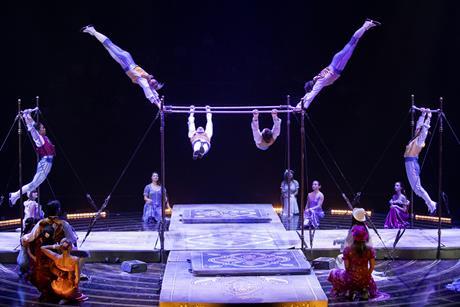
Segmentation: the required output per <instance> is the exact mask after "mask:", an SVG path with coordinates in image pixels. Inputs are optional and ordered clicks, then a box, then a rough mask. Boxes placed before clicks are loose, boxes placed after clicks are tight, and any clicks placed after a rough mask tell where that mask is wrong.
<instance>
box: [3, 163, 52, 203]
mask: <svg viewBox="0 0 460 307" xmlns="http://www.w3.org/2000/svg"><path fill="white" fill-rule="evenodd" d="M51 166H53V158H52V157H49V156H46V157H43V158H41V159H40V161H38V164H37V172H36V173H35V176H34V178H33V179H32V181H31V182H30V183H28V184H26V185H25V186H23V187H22V194H26V193H27V192H29V191H33V190H35V189H37V188H38V187H39V186H40V184H42V182H43V181H45V179H46V177H47V176H48V174H49V172H50V171H51ZM19 197H20V195H19V190H18V191H16V192H14V193H11V196H10V200H11V203H13V204H15V203H16V201H17V200H18V199H19Z"/></svg>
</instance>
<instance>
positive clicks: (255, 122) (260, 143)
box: [251, 109, 281, 150]
mask: <svg viewBox="0 0 460 307" xmlns="http://www.w3.org/2000/svg"><path fill="white" fill-rule="evenodd" d="M272 118H273V128H272V129H271V130H270V129H268V128H264V129H263V130H262V132H261V131H260V129H259V111H258V110H253V111H252V122H251V128H252V136H253V137H254V142H255V143H256V146H257V148H259V149H260V150H267V149H268V147H270V146H271V145H272V144H273V143H275V141H276V138H278V136H279V135H280V132H281V118H279V117H278V112H277V110H276V109H273V110H272Z"/></svg>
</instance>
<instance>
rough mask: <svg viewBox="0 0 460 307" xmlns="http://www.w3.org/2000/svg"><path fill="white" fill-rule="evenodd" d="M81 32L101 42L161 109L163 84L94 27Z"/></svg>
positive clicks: (87, 27)
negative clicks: (159, 91) (159, 93)
mask: <svg viewBox="0 0 460 307" xmlns="http://www.w3.org/2000/svg"><path fill="white" fill-rule="evenodd" d="M81 31H82V32H84V33H88V34H91V35H92V36H94V37H95V38H96V39H97V40H98V41H99V42H101V43H102V45H103V46H104V47H105V49H107V51H108V52H109V54H110V55H111V56H112V58H113V59H114V60H115V61H117V63H118V64H120V65H121V67H122V68H123V70H124V71H125V73H126V74H127V75H128V77H129V78H130V79H131V81H132V82H133V83H137V84H139V86H140V87H142V89H143V90H144V94H145V97H146V98H147V99H148V100H149V101H150V102H151V103H154V104H155V105H156V106H157V107H158V108H160V98H159V96H158V93H157V91H158V90H159V89H161V88H162V87H163V84H162V83H159V82H158V81H157V80H156V79H155V78H154V77H153V76H152V75H150V74H148V73H147V72H146V71H145V70H143V69H142V68H141V67H140V66H139V65H137V64H136V63H134V60H133V58H132V56H131V54H130V53H129V52H127V51H125V50H123V49H121V48H120V47H118V46H117V45H115V44H114V43H112V41H111V40H110V39H109V38H107V36H105V35H104V34H101V33H99V32H97V31H96V29H94V27H93V26H92V25H88V26H86V27H83V28H82V29H81Z"/></svg>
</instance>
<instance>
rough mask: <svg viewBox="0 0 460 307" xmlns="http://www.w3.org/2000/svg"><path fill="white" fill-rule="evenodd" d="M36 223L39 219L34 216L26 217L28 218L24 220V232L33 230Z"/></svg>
mask: <svg viewBox="0 0 460 307" xmlns="http://www.w3.org/2000/svg"><path fill="white" fill-rule="evenodd" d="M36 223H37V220H36V219H34V218H33V217H28V218H26V220H25V221H24V234H27V233H29V232H30V231H31V230H32V228H34V226H35V224H36Z"/></svg>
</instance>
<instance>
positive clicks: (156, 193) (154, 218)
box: [142, 172, 171, 223]
mask: <svg viewBox="0 0 460 307" xmlns="http://www.w3.org/2000/svg"><path fill="white" fill-rule="evenodd" d="M165 192H166V189H165ZM165 199H166V207H167V208H169V209H171V207H169V203H168V197H165ZM144 201H145V205H144V214H143V215H142V220H143V221H144V223H149V222H154V223H158V222H160V220H161V184H160V181H159V176H158V173H155V172H154V173H153V174H152V182H151V183H149V184H148V185H146V186H145V188H144Z"/></svg>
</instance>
